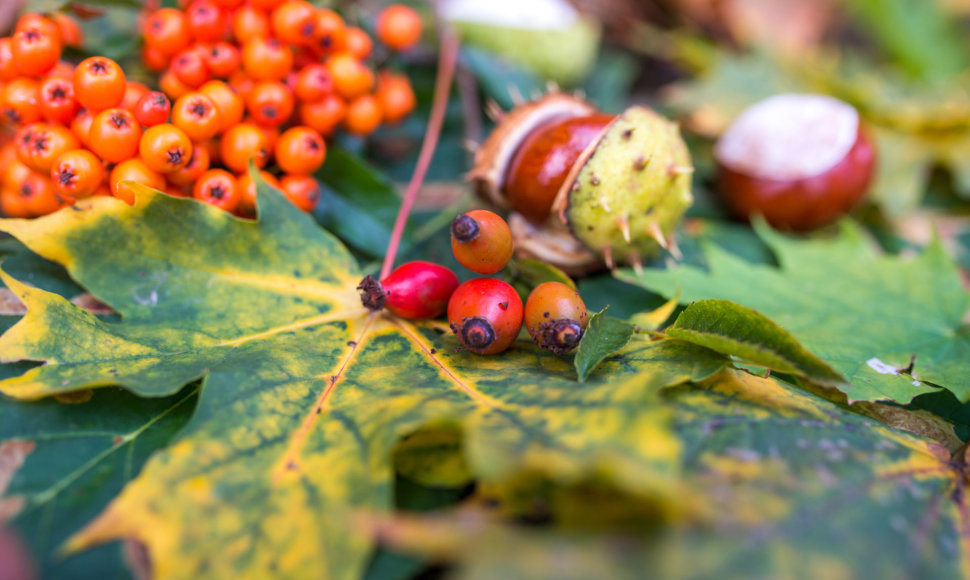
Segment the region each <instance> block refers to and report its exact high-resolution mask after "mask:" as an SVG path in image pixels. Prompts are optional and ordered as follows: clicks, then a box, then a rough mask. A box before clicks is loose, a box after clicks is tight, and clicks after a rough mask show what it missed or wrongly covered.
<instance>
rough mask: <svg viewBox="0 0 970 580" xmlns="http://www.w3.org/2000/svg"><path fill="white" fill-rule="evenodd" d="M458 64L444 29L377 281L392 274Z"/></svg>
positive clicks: (453, 39)
mask: <svg viewBox="0 0 970 580" xmlns="http://www.w3.org/2000/svg"><path fill="white" fill-rule="evenodd" d="M457 61H458V37H456V36H455V34H454V32H452V31H451V30H449V29H448V28H447V27H443V30H442V32H441V49H440V53H439V56H438V77H437V78H436V79H435V85H434V100H433V101H432V103H431V118H430V119H429V120H428V130H427V132H426V133H425V134H424V141H423V142H422V143H421V153H420V154H419V155H418V162H417V164H416V165H415V167H414V174H413V175H411V181H410V183H408V188H407V190H406V191H405V193H404V199H403V200H402V201H401V209H400V210H398V212H397V218H396V219H395V220H394V229H393V230H391V240H390V242H388V244H387V253H386V254H385V255H384V265H383V266H382V267H381V276H380V279H381V280H383V279H384V278H386V277H387V275H388V274H390V273H391V268H393V267H394V258H395V257H396V256H397V250H398V247H399V246H400V245H401V236H403V235H404V225H405V224H406V223H407V221H408V215H410V213H411V207H412V206H413V205H414V200H415V199H416V198H417V197H418V190H419V189H421V184H422V183H424V177H425V174H427V172H428V166H430V165H431V158H432V157H433V156H434V151H435V148H437V146H438V137H439V136H440V135H441V127H442V125H443V124H444V120H445V110H446V109H447V108H448V97H449V96H450V94H451V81H452V79H453V78H454V76H455V64H456V63H457Z"/></svg>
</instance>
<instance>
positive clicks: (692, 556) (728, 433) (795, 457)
mask: <svg viewBox="0 0 970 580" xmlns="http://www.w3.org/2000/svg"><path fill="white" fill-rule="evenodd" d="M665 400H666V405H667V406H669V408H670V409H672V410H673V411H674V416H675V420H674V426H675V430H676V433H677V435H678V437H679V439H680V440H681V441H682V443H683V461H684V469H683V472H682V480H681V484H680V485H681V486H682V487H683V489H684V491H685V494H684V497H685V498H687V500H688V502H689V503H688V504H687V505H686V506H684V507H683V509H684V512H685V516H686V517H684V518H682V519H676V520H672V521H668V522H658V521H656V520H653V521H648V520H639V522H638V525H633V526H630V525H628V526H626V527H619V526H618V525H617V522H619V521H623V522H626V521H627V520H626V519H625V518H624V515H623V506H624V505H627V506H628V504H627V503H626V502H627V498H624V497H622V495H621V494H618V493H616V490H613V491H614V493H613V497H615V498H618V499H617V500H616V506H615V508H614V510H615V511H613V512H612V513H613V517H614V521H613V522H612V525H608V526H604V527H602V528H596V527H593V526H590V525H582V524H580V525H573V526H569V525H567V524H568V519H567V518H566V517H564V516H563V515H562V514H561V513H560V512H558V511H553V512H552V513H551V514H550V515H549V516H547V520H550V521H551V522H553V524H552V525H547V526H543V527H540V526H535V525H533V526H520V525H514V524H512V523H511V522H509V521H508V520H506V519H504V518H503V517H502V514H503V512H504V510H503V509H502V507H503V506H499V509H498V510H495V509H482V506H483V505H484V506H489V505H492V504H487V503H486V504H481V505H468V506H465V507H463V508H459V509H458V510H455V511H454V512H452V513H451V514H447V515H445V516H442V515H440V514H439V515H434V516H420V517H418V516H404V517H399V518H393V519H384V518H373V519H370V520H368V521H366V522H365V525H367V526H369V527H370V529H372V530H373V531H374V532H376V533H377V534H378V535H379V537H381V538H382V539H383V540H384V541H386V542H387V543H389V544H390V545H392V546H396V547H397V548H398V549H402V550H409V551H413V552H417V553H422V554H425V555H429V556H434V557H437V558H448V557H450V558H451V559H452V560H453V561H454V562H455V563H456V564H458V570H459V571H460V573H459V574H458V577H459V578H464V579H471V578H474V579H479V578H503V579H511V580H533V579H535V580H538V579H539V578H548V577H549V576H550V575H552V574H554V575H555V577H556V578H576V579H579V578H620V579H626V578H629V579H631V580H632V579H636V578H643V577H644V570H649V571H650V577H652V578H662V579H695V578H696V579H701V578H712V577H717V578H730V579H734V578H737V579H742V578H743V579H761V578H764V579H767V578H772V579H776V580H788V579H791V580H795V579H800V578H832V577H839V578H882V577H904V578H930V577H932V578H962V577H965V574H966V570H967V569H968V567H970V515H968V514H970V509H968V508H970V506H968V503H967V501H968V500H967V495H966V494H965V493H964V491H963V490H964V489H965V486H966V473H967V469H968V468H967V461H966V457H965V456H964V455H963V454H962V453H960V454H956V455H952V456H951V454H950V452H948V451H947V450H946V449H945V448H944V447H943V446H941V445H939V444H937V443H934V442H932V441H928V440H925V439H922V438H919V437H916V436H913V435H910V434H907V433H902V432H899V431H896V430H893V429H891V428H889V427H887V426H885V425H882V424H880V423H878V422H876V421H874V420H872V419H870V418H867V417H864V416H861V415H858V414H856V413H853V412H851V411H850V410H847V409H845V408H844V407H841V406H839V405H836V404H834V403H832V402H830V401H828V400H825V399H823V398H821V397H818V396H815V395H813V394H810V393H806V392H804V391H802V390H800V389H799V388H797V387H794V386H792V385H789V384H786V383H784V382H780V381H777V380H774V379H765V378H761V377H756V376H753V375H749V374H747V373H744V372H743V371H737V370H725V371H723V372H722V373H719V374H718V375H717V376H715V377H712V378H711V379H710V380H708V381H705V382H704V383H703V384H700V385H682V386H679V387H674V388H673V389H669V390H668V391H667V392H666V397H665ZM581 491H582V492H583V493H582V494H581V495H577V496H575V497H573V498H572V501H571V502H569V501H561V502H559V503H557V502H555V501H551V500H554V499H555V497H556V495H557V494H561V493H563V490H561V489H560V490H556V489H551V488H550V487H548V486H536V487H535V488H534V489H533V490H532V496H531V497H529V496H525V497H523V496H522V494H523V493H526V492H525V490H519V491H518V494H519V495H518V496H515V497H514V499H515V500H516V501H517V502H518V503H520V504H522V505H534V506H556V505H561V506H565V507H568V506H574V505H578V504H582V503H583V501H584V500H585V499H586V498H588V497H601V498H602V497H606V498H608V497H610V494H609V493H608V491H609V490H608V488H607V489H606V490H604V492H603V493H600V494H599V495H598V496H594V494H591V493H590V491H589V490H588V489H584V490H581ZM567 492H568V490H567ZM570 509H571V508H570ZM627 509H628V510H629V509H630V508H629V506H628V507H627ZM600 511H601V512H609V509H608V508H606V507H601V508H600ZM519 515H520V517H521V514H519ZM584 521H588V520H584ZM627 523H629V522H627ZM550 571H554V572H553V573H552V574H551V573H550Z"/></svg>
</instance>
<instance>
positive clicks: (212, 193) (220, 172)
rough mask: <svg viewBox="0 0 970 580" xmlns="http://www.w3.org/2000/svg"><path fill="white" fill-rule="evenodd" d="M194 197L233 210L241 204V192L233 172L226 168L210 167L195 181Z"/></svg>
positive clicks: (226, 209)
mask: <svg viewBox="0 0 970 580" xmlns="http://www.w3.org/2000/svg"><path fill="white" fill-rule="evenodd" d="M192 197H194V198H195V199H197V200H199V201H204V202H205V203H208V204H210V205H214V206H216V207H218V208H220V209H223V210H225V211H228V212H231V211H234V210H235V209H236V207H237V206H238V205H239V199H240V197H241V194H240V191H239V184H238V183H237V182H236V178H235V177H234V176H233V175H232V174H231V173H229V172H228V171H226V170H224V169H210V170H208V171H206V172H205V173H203V174H202V177H200V178H199V180H198V181H197V182H196V183H195V187H193V188H192Z"/></svg>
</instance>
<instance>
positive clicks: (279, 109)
mask: <svg viewBox="0 0 970 580" xmlns="http://www.w3.org/2000/svg"><path fill="white" fill-rule="evenodd" d="M293 107H294V99H293V91H291V90H290V89H289V87H287V86H286V85H284V84H283V83H279V82H262V83H259V84H257V85H256V86H254V87H253V89H252V90H251V91H250V92H249V94H248V95H246V110H247V111H249V115H250V116H251V117H252V118H253V120H254V121H256V122H257V123H259V124H260V125H266V126H269V127H278V126H279V125H282V124H283V123H285V122H286V121H287V120H289V118H290V115H292V114H293Z"/></svg>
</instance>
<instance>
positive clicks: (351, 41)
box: [344, 26, 374, 60]
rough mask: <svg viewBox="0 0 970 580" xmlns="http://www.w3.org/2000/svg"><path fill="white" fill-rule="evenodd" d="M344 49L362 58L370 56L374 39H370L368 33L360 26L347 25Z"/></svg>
mask: <svg viewBox="0 0 970 580" xmlns="http://www.w3.org/2000/svg"><path fill="white" fill-rule="evenodd" d="M344 50H345V51H347V52H349V53H350V54H352V55H354V56H355V57H357V58H359V59H360V60H363V59H365V58H367V57H368V56H370V53H371V52H372V51H373V50H374V41H372V40H371V39H370V35H369V34H367V33H366V32H364V31H363V30H361V29H360V28H357V27H356V26H348V27H347V40H346V43H345V44H344Z"/></svg>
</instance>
